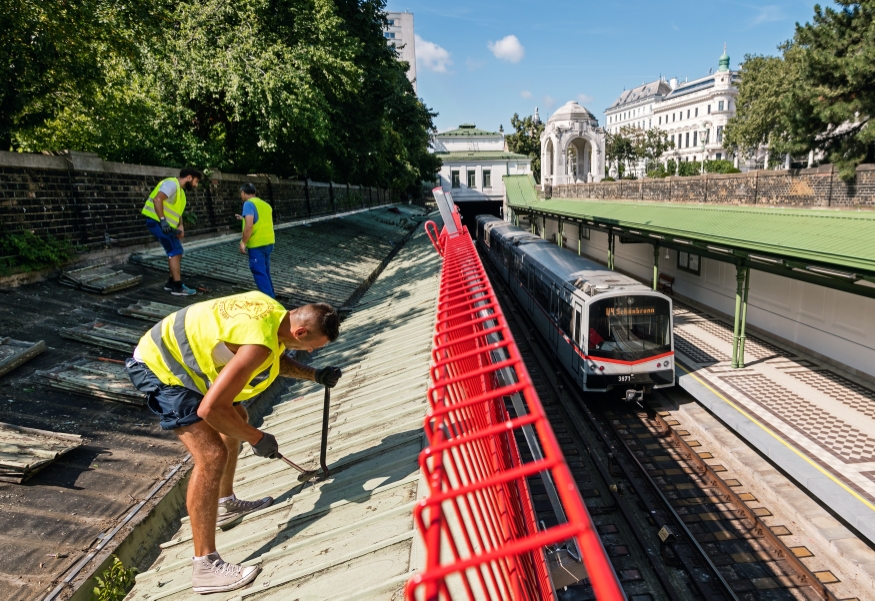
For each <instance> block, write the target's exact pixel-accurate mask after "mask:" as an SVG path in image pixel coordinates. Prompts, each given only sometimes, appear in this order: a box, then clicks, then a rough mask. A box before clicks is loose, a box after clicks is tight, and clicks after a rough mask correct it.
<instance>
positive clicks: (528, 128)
mask: <svg viewBox="0 0 875 601" xmlns="http://www.w3.org/2000/svg"><path fill="white" fill-rule="evenodd" d="M510 126H511V127H513V129H514V133H512V134H507V135H506V136H505V137H504V139H505V140H506V141H507V149H508V150H509V151H510V152H516V153H518V154H524V155H526V156H527V157H529V158H530V159H532V175H534V177H535V181H536V182H539V183H540V181H541V134H542V133H544V124H543V123H542V122H541V121H538V123H537V124H536V123H535V122H534V118H533V117H532V115H529V116H528V117H523V118H522V119H520V116H519V114H517V113H514V114H513V117H511V118H510Z"/></svg>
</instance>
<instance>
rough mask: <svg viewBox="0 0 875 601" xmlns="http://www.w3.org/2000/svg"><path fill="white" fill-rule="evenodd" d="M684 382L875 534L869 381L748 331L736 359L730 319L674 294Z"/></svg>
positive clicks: (873, 398) (874, 410)
mask: <svg viewBox="0 0 875 601" xmlns="http://www.w3.org/2000/svg"><path fill="white" fill-rule="evenodd" d="M675 350H676V351H677V353H678V375H679V376H680V384H681V386H682V387H683V388H685V389H686V390H688V391H689V392H690V393H691V394H693V396H695V397H696V398H697V399H698V400H699V401H700V402H701V403H702V404H704V405H705V406H706V407H708V409H710V410H711V411H712V412H713V413H715V415H717V417H719V418H720V419H721V420H723V421H724V422H726V423H727V424H728V425H729V426H730V427H732V428H733V429H734V430H735V431H736V432H737V433H739V434H740V435H741V436H742V437H743V438H745V439H746V440H747V441H748V443H750V444H752V445H753V446H754V447H755V448H756V449H757V450H758V451H759V452H761V453H762V454H764V455H766V456H767V457H768V458H769V459H770V460H771V461H773V462H774V463H775V464H776V465H777V466H778V467H779V468H780V469H781V470H783V471H784V472H785V473H787V474H788V475H789V476H790V477H791V478H793V479H795V480H797V481H798V482H799V483H800V484H801V485H802V486H803V487H804V488H806V489H807V490H808V491H809V492H810V493H811V494H812V495H813V496H814V497H816V498H817V499H818V500H819V501H820V502H821V503H822V504H823V505H824V506H826V507H828V508H829V509H830V510H832V511H833V512H835V513H836V514H838V515H839V516H840V517H841V518H842V519H843V520H845V522H846V523H847V524H848V525H850V526H851V527H853V528H855V529H857V530H858V531H859V532H860V533H861V534H862V535H863V536H864V537H866V538H867V539H868V540H869V541H870V542H875V385H872V384H869V383H867V382H865V381H863V380H860V379H857V378H854V377H853V376H850V375H848V374H844V373H842V372H841V370H839V369H837V368H835V367H832V366H830V365H827V364H825V363H823V362H820V361H818V360H816V359H814V358H812V357H809V356H806V355H803V354H802V353H800V352H799V351H795V350H790V349H787V348H783V347H781V346H779V345H777V344H774V343H771V342H768V341H766V340H763V339H762V338H759V337H757V336H751V335H749V336H748V337H747V340H746V344H745V361H746V365H745V367H744V368H743V369H732V368H731V367H730V357H731V354H732V327H731V326H730V325H728V324H726V323H724V322H722V321H720V320H719V319H717V318H716V317H715V316H713V315H709V314H707V313H705V312H702V311H699V310H697V309H693V308H690V307H687V306H685V305H683V304H681V303H675Z"/></svg>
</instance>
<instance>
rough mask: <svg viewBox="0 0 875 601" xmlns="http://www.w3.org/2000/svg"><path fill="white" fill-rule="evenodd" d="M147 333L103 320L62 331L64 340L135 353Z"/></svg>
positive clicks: (62, 329) (140, 329)
mask: <svg viewBox="0 0 875 601" xmlns="http://www.w3.org/2000/svg"><path fill="white" fill-rule="evenodd" d="M147 331H148V330H145V329H143V328H132V327H130V326H126V325H124V324H120V323H114V322H111V321H105V320H102V319H96V320H94V321H92V322H90V323H86V324H83V325H81V326H76V327H73V328H61V329H60V333H61V336H62V337H63V338H68V339H70V340H76V341H78V342H84V343H86V344H94V345H97V346H104V347H107V348H112V349H117V350H120V351H125V352H133V350H134V349H135V348H136V346H137V343H138V342H139V341H140V338H142V337H143V334H145V333H146V332H147Z"/></svg>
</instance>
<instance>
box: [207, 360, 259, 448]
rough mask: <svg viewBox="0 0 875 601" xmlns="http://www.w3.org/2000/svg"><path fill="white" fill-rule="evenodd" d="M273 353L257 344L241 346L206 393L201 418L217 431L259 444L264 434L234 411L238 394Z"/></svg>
mask: <svg viewBox="0 0 875 601" xmlns="http://www.w3.org/2000/svg"><path fill="white" fill-rule="evenodd" d="M269 355H270V349H268V348H267V347H264V346H260V345H256V344H245V345H243V346H241V347H240V348H238V349H237V351H236V353H235V354H234V358H233V359H231V361H230V362H229V363H228V364H227V365H226V366H225V367H224V368H222V371H221V372H219V377H218V378H216V381H215V382H214V383H213V385H212V386H211V387H210V389H209V390H208V391H207V394H205V395H204V400H203V401H201V404H200V405H199V406H198V409H197V414H198V417H201V418H203V420H204V421H206V422H207V423H208V424H209V425H210V426H212V427H213V428H214V429H215V430H216V431H218V432H220V433H222V434H225V435H227V436H230V437H232V438H236V439H238V440H245V441H246V442H248V443H249V444H256V443H257V442H258V441H259V440H261V436H262V433H261V431H260V430H258V429H257V428H254V427H252V426H250V425H249V424H247V423H246V422H245V421H243V418H241V417H240V414H239V413H237V411H235V410H234V397H236V396H237V395H238V394H240V391H241V390H243V387H244V386H246V384H247V383H248V382H249V380H250V379H252V374H254V373H255V371H256V370H257V369H258V368H259V367H261V364H262V363H264V361H265V360H266V359H267V357H268V356H269Z"/></svg>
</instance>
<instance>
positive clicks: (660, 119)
mask: <svg viewBox="0 0 875 601" xmlns="http://www.w3.org/2000/svg"><path fill="white" fill-rule="evenodd" d="M659 124H660V125H662V117H661V116H660V117H659Z"/></svg>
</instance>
